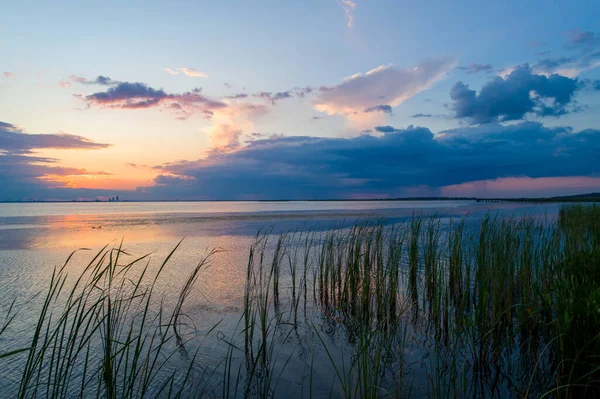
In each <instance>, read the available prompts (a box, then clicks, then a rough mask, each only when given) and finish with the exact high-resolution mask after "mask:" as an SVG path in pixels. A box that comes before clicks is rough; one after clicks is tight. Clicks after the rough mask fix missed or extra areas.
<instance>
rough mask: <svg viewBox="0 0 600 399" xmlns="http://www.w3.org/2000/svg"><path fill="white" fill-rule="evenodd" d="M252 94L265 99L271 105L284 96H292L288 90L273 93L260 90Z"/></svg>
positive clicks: (284, 97)
mask: <svg viewBox="0 0 600 399" xmlns="http://www.w3.org/2000/svg"><path fill="white" fill-rule="evenodd" d="M253 96H254V97H258V98H262V99H264V100H267V101H268V102H270V103H271V104H272V105H275V102H276V101H279V100H284V99H286V98H292V94H291V92H289V91H282V92H278V93H275V94H273V93H271V92H269V91H261V92H258V93H255V94H253Z"/></svg>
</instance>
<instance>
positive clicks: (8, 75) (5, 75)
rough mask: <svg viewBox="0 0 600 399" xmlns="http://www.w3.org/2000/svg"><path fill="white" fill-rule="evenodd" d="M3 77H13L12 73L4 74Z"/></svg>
mask: <svg viewBox="0 0 600 399" xmlns="http://www.w3.org/2000/svg"><path fill="white" fill-rule="evenodd" d="M3 75H4V77H6V78H12V77H13V73H12V72H4V73H3Z"/></svg>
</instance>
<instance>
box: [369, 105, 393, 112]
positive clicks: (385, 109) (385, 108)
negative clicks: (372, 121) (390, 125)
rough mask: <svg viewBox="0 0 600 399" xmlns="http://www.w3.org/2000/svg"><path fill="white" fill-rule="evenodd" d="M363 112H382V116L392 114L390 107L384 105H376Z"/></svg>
mask: <svg viewBox="0 0 600 399" xmlns="http://www.w3.org/2000/svg"><path fill="white" fill-rule="evenodd" d="M363 112H383V113H384V114H391V113H392V107H391V106H389V105H387V104H385V105H376V106H374V107H370V108H367V109H365V110H364V111H363Z"/></svg>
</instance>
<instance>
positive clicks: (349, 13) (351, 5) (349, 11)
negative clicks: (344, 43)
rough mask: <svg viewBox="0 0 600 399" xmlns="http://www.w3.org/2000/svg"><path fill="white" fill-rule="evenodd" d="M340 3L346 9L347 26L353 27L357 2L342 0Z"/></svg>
mask: <svg viewBox="0 0 600 399" xmlns="http://www.w3.org/2000/svg"><path fill="white" fill-rule="evenodd" d="M340 4H341V5H342V9H343V10H344V14H346V21H347V22H346V26H347V27H348V28H352V25H354V14H353V13H354V9H355V8H356V3H355V2H353V1H352V0H340Z"/></svg>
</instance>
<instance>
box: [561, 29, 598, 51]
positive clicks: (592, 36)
mask: <svg viewBox="0 0 600 399" xmlns="http://www.w3.org/2000/svg"><path fill="white" fill-rule="evenodd" d="M567 35H568V39H567V41H566V42H565V47H567V48H569V49H580V48H583V49H593V48H598V47H599V46H600V35H599V34H597V33H594V32H590V31H583V32H582V31H580V30H579V29H573V30H571V31H569V32H568V33H567Z"/></svg>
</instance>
